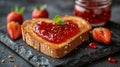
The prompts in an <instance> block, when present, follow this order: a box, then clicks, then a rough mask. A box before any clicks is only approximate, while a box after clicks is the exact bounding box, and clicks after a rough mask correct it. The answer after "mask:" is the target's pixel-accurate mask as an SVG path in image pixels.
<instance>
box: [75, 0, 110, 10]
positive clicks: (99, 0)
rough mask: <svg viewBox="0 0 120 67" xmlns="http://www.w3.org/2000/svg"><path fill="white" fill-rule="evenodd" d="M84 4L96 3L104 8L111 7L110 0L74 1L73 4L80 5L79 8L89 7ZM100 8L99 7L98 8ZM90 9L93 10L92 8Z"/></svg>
mask: <svg viewBox="0 0 120 67" xmlns="http://www.w3.org/2000/svg"><path fill="white" fill-rule="evenodd" d="M85 2H89V3H91V2H96V3H101V4H102V7H106V6H109V5H111V0H76V1H75V3H76V4H78V5H80V6H83V7H91V6H89V5H87V4H85ZM100 7H101V6H100ZM92 8H94V7H93V6H92Z"/></svg>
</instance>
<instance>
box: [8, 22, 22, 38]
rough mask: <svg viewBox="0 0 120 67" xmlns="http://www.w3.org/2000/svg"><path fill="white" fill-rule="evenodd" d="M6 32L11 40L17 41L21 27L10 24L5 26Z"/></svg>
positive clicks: (15, 23) (17, 24)
mask: <svg viewBox="0 0 120 67" xmlns="http://www.w3.org/2000/svg"><path fill="white" fill-rule="evenodd" d="M7 32H8V34H9V36H10V37H11V39H13V40H16V39H18V38H19V37H20V36H21V34H22V32H21V25H20V24H19V23H18V22H14V21H12V22H10V23H8V24H7Z"/></svg>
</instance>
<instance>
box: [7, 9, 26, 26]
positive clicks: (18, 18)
mask: <svg viewBox="0 0 120 67" xmlns="http://www.w3.org/2000/svg"><path fill="white" fill-rule="evenodd" d="M24 10H25V8H24V7H22V8H20V9H18V7H15V8H13V9H12V11H11V12H10V13H9V14H8V15H7V19H6V21H7V23H10V22H11V21H15V22H18V23H19V24H22V23H23V15H22V14H23V13H24Z"/></svg>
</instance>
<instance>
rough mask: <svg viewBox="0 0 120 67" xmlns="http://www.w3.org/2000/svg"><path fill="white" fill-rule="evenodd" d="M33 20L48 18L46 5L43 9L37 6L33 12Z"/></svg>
mask: <svg viewBox="0 0 120 67" xmlns="http://www.w3.org/2000/svg"><path fill="white" fill-rule="evenodd" d="M32 18H48V11H47V10H46V5H43V6H41V7H39V6H37V7H36V8H35V9H34V10H33V12H32Z"/></svg>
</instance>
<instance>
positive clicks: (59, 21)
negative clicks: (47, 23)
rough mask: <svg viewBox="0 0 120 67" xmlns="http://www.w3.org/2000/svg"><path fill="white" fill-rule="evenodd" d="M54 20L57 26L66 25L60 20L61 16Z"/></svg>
mask: <svg viewBox="0 0 120 67" xmlns="http://www.w3.org/2000/svg"><path fill="white" fill-rule="evenodd" d="M53 20H54V21H55V23H57V24H61V25H63V24H66V23H65V22H64V21H62V20H60V15H56V16H55V17H54V18H53Z"/></svg>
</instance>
